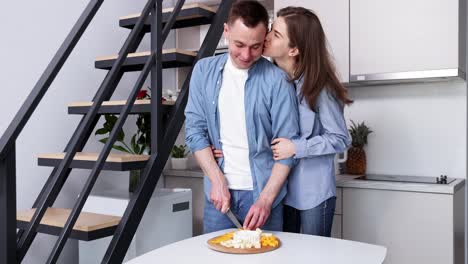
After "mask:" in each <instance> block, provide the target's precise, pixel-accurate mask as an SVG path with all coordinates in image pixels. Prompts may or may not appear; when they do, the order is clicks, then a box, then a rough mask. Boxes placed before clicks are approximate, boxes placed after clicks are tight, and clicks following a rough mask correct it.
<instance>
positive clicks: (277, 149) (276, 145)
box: [271, 138, 296, 160]
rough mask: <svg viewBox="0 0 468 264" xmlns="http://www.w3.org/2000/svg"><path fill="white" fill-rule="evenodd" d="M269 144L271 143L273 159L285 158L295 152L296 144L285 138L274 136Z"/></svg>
mask: <svg viewBox="0 0 468 264" xmlns="http://www.w3.org/2000/svg"><path fill="white" fill-rule="evenodd" d="M271 144H272V145H273V146H272V147H271V150H272V151H273V159H274V160H282V159H287V158H289V157H292V156H294V154H296V146H294V143H293V142H292V141H291V140H289V139H287V138H275V139H273V141H272V142H271Z"/></svg>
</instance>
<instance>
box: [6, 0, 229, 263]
mask: <svg viewBox="0 0 468 264" xmlns="http://www.w3.org/2000/svg"><path fill="white" fill-rule="evenodd" d="M162 1H163V0H149V1H148V3H147V4H146V5H145V7H144V9H143V12H142V14H141V15H140V17H139V18H138V20H137V22H136V25H135V26H134V27H133V29H132V31H131V32H130V34H129V36H128V38H127V40H126V41H125V43H124V45H123V47H122V49H121V50H120V52H119V55H118V57H117V59H116V60H115V62H114V63H113V66H112V68H111V69H110V71H109V72H108V73H107V75H106V77H105V78H104V81H103V82H102V84H101V86H100V87H99V89H98V91H97V93H96V95H95V96H94V99H93V105H92V106H91V107H90V109H89V110H88V112H87V113H86V115H85V116H84V117H83V118H82V119H81V121H80V123H79V125H78V127H77V128H76V130H75V132H74V134H73V135H72V137H71V139H70V141H69V142H68V144H67V146H66V148H65V157H64V158H63V160H62V161H61V162H60V164H59V165H58V166H56V167H55V168H54V170H53V171H52V173H51V174H50V176H49V178H48V180H47V182H46V184H45V185H44V187H43V188H42V191H41V192H40V194H39V196H38V198H37V199H36V201H35V202H34V205H33V208H36V210H35V213H34V215H33V217H32V219H31V220H30V222H29V224H28V226H27V228H26V229H25V230H20V231H19V232H18V233H17V234H16V170H15V142H16V139H17V137H18V135H19V134H20V132H21V130H22V129H23V128H24V126H25V124H26V123H27V121H28V120H29V118H30V116H31V115H32V113H33V112H34V110H35V109H36V107H37V105H38V104H39V102H40V101H41V99H42V97H43V96H44V94H45V93H46V91H47V89H48V87H49V86H50V84H51V83H52V81H53V80H54V78H55V77H56V75H57V73H58V72H59V71H60V69H61V67H62V66H63V64H64V62H65V61H66V59H67V58H68V56H69V54H70V53H71V51H72V50H73V48H74V46H75V45H76V43H77V42H78V40H79V39H80V38H81V35H82V34H83V32H84V30H85V29H86V28H87V26H88V25H89V23H90V22H91V20H92V18H93V17H94V15H95V14H96V12H97V11H98V9H99V7H100V5H101V4H102V2H103V0H92V1H91V2H90V3H89V5H88V7H87V8H86V9H85V11H84V12H83V14H82V15H81V17H80V18H79V20H78V22H77V23H76V25H75V26H74V27H73V29H72V31H71V32H70V34H69V36H68V37H67V38H66V40H65V41H64V43H63V44H62V46H61V48H60V49H59V51H58V52H57V54H56V55H55V57H54V58H53V60H52V62H51V63H50V65H49V66H48V68H47V69H46V71H45V72H44V74H43V76H42V77H41V79H40V80H39V81H38V83H37V84H36V86H35V87H34V89H33V91H32V92H31V94H30V95H29V97H28V98H27V100H26V102H25V103H24V104H23V106H22V107H21V109H20V111H19V112H18V114H17V115H16V116H15V118H14V120H13V122H12V123H11V124H10V126H9V127H8V129H7V131H6V132H5V134H4V135H3V136H2V138H1V139H0V263H16V262H21V261H22V260H23V258H24V257H25V255H26V253H27V251H28V249H29V248H30V246H31V244H32V242H33V240H34V238H35V236H36V234H37V231H36V229H37V227H38V225H39V223H40V221H41V219H42V217H43V216H44V214H45V212H46V210H47V208H48V207H50V206H51V205H52V204H53V203H54V202H55V200H56V199H57V196H58V194H59V193H60V190H61V189H62V187H63V185H64V183H65V181H66V180H67V178H68V176H69V174H70V172H71V169H70V164H71V162H72V160H73V157H74V156H75V154H76V153H77V152H78V151H81V150H82V149H83V147H84V145H85V144H86V142H87V140H88V139H89V137H90V135H91V133H92V131H93V129H94V127H95V125H96V123H97V121H98V120H99V115H98V110H99V108H100V107H101V105H102V103H103V101H105V100H109V99H110V97H111V96H112V94H113V92H114V91H115V88H116V86H117V84H118V83H119V81H120V79H121V78H122V75H123V72H124V71H123V69H122V65H123V64H124V62H125V60H126V58H127V55H128V54H129V53H131V52H135V51H136V49H137V47H138V46H139V44H140V42H141V40H142V39H143V36H144V35H145V32H144V30H143V27H144V22H145V21H146V20H147V18H148V17H149V16H150V13H151V14H152V16H151V55H150V56H149V57H148V59H147V61H146V63H145V66H144V68H143V70H142V71H141V73H140V75H139V77H138V79H137V82H136V83H135V85H134V87H133V89H132V91H131V93H130V95H129V97H128V99H127V101H126V104H125V106H123V108H122V110H121V112H120V114H119V118H118V119H117V121H116V124H115V126H114V128H113V129H112V132H111V133H110V136H109V138H108V140H107V142H106V143H105V145H104V148H103V149H102V151H101V152H100V153H99V157H98V160H97V161H96V163H95V164H94V166H93V168H92V170H91V173H90V176H89V177H88V179H87V181H86V183H85V185H84V187H83V189H82V191H81V193H80V195H79V196H78V198H77V201H76V202H75V205H74V207H73V209H72V211H71V213H70V215H69V217H68V219H67V222H66V224H65V226H64V228H63V229H62V230H61V233H60V236H59V238H58V239H57V242H56V244H55V246H54V248H53V250H52V253H51V254H50V256H49V258H48V260H47V263H56V262H57V260H58V258H59V256H60V253H61V251H62V249H63V247H64V245H65V243H66V241H67V239H68V237H69V235H70V233H71V231H72V227H73V226H74V225H75V223H76V221H77V219H78V217H79V215H80V213H81V210H82V209H83V206H84V204H85V202H86V199H87V198H88V196H89V194H90V192H91V190H92V188H93V186H94V184H95V182H96V180H97V177H98V176H99V174H100V172H101V170H102V168H103V167H104V164H105V161H106V159H107V157H108V155H109V154H110V151H111V149H112V145H113V144H114V143H115V141H116V139H117V135H118V132H119V131H120V130H121V129H122V127H123V125H124V123H125V121H126V119H127V117H128V115H129V114H130V111H131V109H132V107H133V105H134V103H135V100H136V96H137V93H138V91H139V90H140V88H141V87H142V86H143V84H144V81H145V80H146V78H147V76H148V74H149V73H150V72H151V86H152V87H153V88H156V89H153V96H152V100H151V116H152V117H151V131H152V132H151V138H152V140H151V149H152V153H151V156H150V160H149V161H148V163H147V165H146V167H145V169H144V171H143V175H142V179H141V181H140V182H139V184H138V186H137V190H136V192H135V193H134V194H133V196H132V198H131V201H130V203H129V205H128V207H127V209H126V211H125V214H124V216H123V217H122V220H121V222H120V224H119V226H118V228H117V229H116V232H115V234H114V238H113V239H112V241H111V244H110V245H109V247H108V250H107V252H106V255H105V257H104V259H103V263H121V262H122V260H123V258H124V256H125V254H126V252H127V250H128V246H129V245H130V242H131V240H132V239H133V235H134V233H135V232H136V229H137V227H138V225H139V223H140V221H141V218H142V216H143V213H144V211H145V210H146V207H147V205H148V202H149V199H150V197H151V195H152V193H153V191H154V189H155V187H156V184H157V182H158V180H159V175H160V174H161V172H162V169H163V167H164V164H165V163H166V161H167V159H168V157H169V153H170V150H171V148H172V146H173V144H174V143H175V140H176V137H177V134H178V132H179V131H180V129H181V127H182V124H183V122H184V109H185V106H186V103H187V98H188V84H189V79H190V76H191V72H190V73H189V75H188V76H187V78H186V80H185V82H184V84H183V87H182V91H181V93H180V95H179V97H178V99H177V101H176V103H175V105H174V108H173V109H172V111H171V117H170V122H169V124H168V127H167V128H166V129H165V130H163V128H162V124H161V119H162V113H161V109H162V105H161V99H162V46H163V43H164V41H165V40H166V38H167V36H168V35H169V32H170V30H171V28H172V27H173V25H174V23H175V21H176V18H177V15H178V13H179V12H180V10H181V8H182V6H183V4H184V2H185V0H179V1H178V2H177V4H176V6H175V8H174V9H173V11H172V14H171V16H170V18H169V20H168V21H167V23H165V26H164V29H162V24H163V23H162ZM232 2H233V0H224V1H222V3H221V5H220V7H219V9H218V12H217V13H216V15H215V17H214V19H213V22H212V24H211V26H210V29H209V31H208V33H207V36H206V38H205V40H204V42H203V44H202V46H201V48H200V50H199V52H198V55H197V57H196V59H195V62H196V61H198V60H199V59H201V58H203V57H207V56H211V55H213V53H214V51H215V49H216V46H217V43H218V41H219V39H220V36H221V34H222V30H223V23H224V22H225V20H226V18H227V14H228V11H229V9H230V6H231V5H232ZM195 62H194V63H195ZM163 131H165V132H163ZM155 175H156V176H155ZM130 217H131V219H132V221H129V219H130Z"/></svg>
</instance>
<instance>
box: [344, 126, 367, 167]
mask: <svg viewBox="0 0 468 264" xmlns="http://www.w3.org/2000/svg"><path fill="white" fill-rule="evenodd" d="M351 123H352V125H351V127H350V129H349V133H350V135H351V139H352V143H351V145H352V147H350V148H349V149H348V159H347V160H346V169H347V172H348V173H349V174H359V175H360V174H365V173H366V166H367V163H366V152H365V151H364V146H365V145H366V144H367V136H368V135H369V134H370V133H372V130H370V128H369V127H368V126H366V125H365V124H364V122H362V123H360V124H359V123H358V124H357V125H356V123H354V121H353V120H351Z"/></svg>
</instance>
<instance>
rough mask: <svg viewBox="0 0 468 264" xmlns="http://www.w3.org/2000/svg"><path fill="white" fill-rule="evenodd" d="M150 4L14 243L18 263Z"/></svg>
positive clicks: (149, 9) (132, 41) (116, 74)
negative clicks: (21, 234) (42, 197)
mask: <svg viewBox="0 0 468 264" xmlns="http://www.w3.org/2000/svg"><path fill="white" fill-rule="evenodd" d="M153 3H154V0H150V1H148V3H147V4H146V6H145V8H144V11H143V12H142V15H141V17H140V18H139V19H138V21H137V23H136V26H135V27H134V28H133V29H132V31H131V33H130V34H129V36H128V38H127V40H126V41H125V43H124V45H123V47H122V49H121V50H120V52H119V55H118V58H117V59H116V61H115V62H114V63H113V65H112V69H111V70H110V71H109V73H108V74H107V76H106V78H105V79H104V81H103V83H102V84H101V86H100V88H99V91H98V95H97V96H96V98H95V101H94V102H93V105H92V106H91V108H90V109H89V111H88V113H87V114H86V116H85V118H84V121H83V122H82V123H81V124H80V125H79V127H78V129H77V130H76V131H75V133H74V135H73V136H72V139H71V142H70V148H69V151H68V152H67V153H65V157H64V159H63V160H62V161H61V162H60V164H59V166H58V169H57V172H56V173H55V175H54V176H53V179H52V181H51V186H49V187H48V188H47V189H46V192H45V193H44V195H43V196H44V199H43V200H41V201H40V202H39V205H38V207H37V208H36V211H35V212H34V215H33V217H32V219H31V221H30V223H29V224H28V228H27V229H26V231H25V233H24V234H23V236H22V237H21V238H20V239H19V240H20V241H19V244H18V259H19V260H20V261H21V260H22V259H23V258H24V256H25V254H26V252H27V250H28V249H29V247H30V246H31V243H32V241H33V240H34V237H35V234H36V229H37V226H38V225H39V223H40V220H41V219H42V217H43V216H44V214H45V211H46V210H47V207H48V206H49V205H51V204H53V202H54V201H55V199H56V198H57V195H58V192H59V191H60V188H61V179H63V178H64V176H65V174H66V173H67V171H69V166H70V164H71V162H72V160H73V157H74V156H75V154H76V152H77V150H78V148H79V143H80V141H81V138H82V137H84V136H85V135H86V133H87V132H88V131H90V130H91V129H92V128H91V125H92V124H93V123H95V122H93V121H94V120H95V118H96V116H97V112H98V110H99V108H100V107H101V105H102V102H103V101H104V98H105V97H106V94H108V93H109V91H112V90H113V89H114V88H115V87H113V86H114V84H115V82H116V80H117V79H118V78H119V75H120V74H121V72H122V69H121V67H122V65H123V63H124V62H125V59H126V57H127V55H128V53H129V51H130V50H131V49H132V47H133V46H134V43H135V42H136V41H137V40H138V37H139V36H141V35H140V33H141V32H142V29H143V26H144V21H145V20H144V19H146V17H148V15H149V13H150V11H151V6H152V5H153ZM51 194H57V195H51Z"/></svg>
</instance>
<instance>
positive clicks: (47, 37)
mask: <svg viewBox="0 0 468 264" xmlns="http://www.w3.org/2000/svg"><path fill="white" fill-rule="evenodd" d="M88 2H89V1H88V0H75V1H62V0H46V1H2V2H0V9H1V10H2V15H1V16H0V27H1V28H0V29H1V30H0V31H1V32H2V35H1V36H2V37H1V39H2V41H0V50H2V52H1V53H0V59H1V62H2V64H1V65H0V70H1V71H0V72H1V74H0V83H1V84H2V87H1V89H2V93H1V96H0V112H1V114H0V135H1V134H3V132H4V131H5V130H6V128H7V126H8V124H9V123H10V122H11V120H12V119H13V116H14V115H15V114H16V112H17V111H18V109H19V107H20V105H21V104H22V103H23V101H24V100H25V98H26V97H27V95H28V94H29V92H30V91H31V89H32V88H33V86H34V84H35V83H36V82H37V80H38V79H39V77H40V75H41V74H42V72H43V71H44V69H45V68H46V66H47V64H48V63H49V62H50V60H51V58H52V56H53V55H54V54H55V52H56V51H57V49H58V47H59V46H60V44H61V43H62V42H63V40H64V39H65V37H66V35H67V34H68V32H69V31H70V29H71V28H72V26H73V25H74V23H75V22H76V20H77V19H78V17H79V15H80V14H81V13H82V12H83V10H84V8H85V7H86V5H87V4H88ZM164 2H165V6H171V5H172V1H164ZM145 3H146V1H145V0H132V1H127V0H113V1H104V4H103V5H102V7H101V9H100V11H99V12H98V13H97V15H96V17H95V18H94V20H93V21H92V23H91V25H90V27H89V28H88V30H87V31H86V32H85V34H84V35H83V37H82V39H81V41H80V42H79V43H78V45H77V46H76V48H75V50H74V52H73V53H72V54H71V56H70V58H69V60H68V61H67V62H66V64H65V65H64V67H63V69H62V71H61V72H60V73H59V75H58V76H57V78H56V80H55V81H54V83H53V84H52V86H51V87H50V89H49V92H48V93H47V94H46V96H45V97H44V99H43V101H42V102H41V104H40V105H39V107H38V108H37V110H36V113H35V114H34V115H33V116H32V118H31V120H30V122H29V123H28V124H27V125H26V127H25V129H24V130H23V133H22V134H21V135H20V137H19V138H18V141H17V199H18V209H28V208H31V206H32V204H33V202H34V200H35V199H36V197H37V195H38V194H39V192H40V189H41V187H42V186H43V184H44V183H45V181H46V179H47V177H48V176H49V174H50V172H51V171H52V168H48V167H39V166H37V158H36V154H37V153H44V152H61V151H62V150H63V149H64V147H65V145H66V143H67V142H68V140H69V138H70V137H71V135H72V132H73V131H74V129H75V128H76V126H77V125H78V122H79V120H80V117H78V116H70V115H68V114H67V104H68V103H70V102H73V101H88V100H91V99H92V97H93V95H94V93H95V91H96V90H97V88H98V87H99V84H100V83H101V82H102V80H103V79H104V76H105V74H106V71H102V70H96V69H94V59H95V57H97V56H102V55H111V54H115V53H117V52H118V50H119V49H120V47H121V46H122V44H123V42H124V40H125V38H126V37H127V35H128V33H129V32H130V31H129V30H127V29H123V28H119V27H118V17H120V16H124V15H128V14H132V13H138V12H141V10H142V8H143V6H144V4H145ZM166 44H168V45H169V46H171V45H174V37H173V35H170V37H169V38H168V41H167V43H166ZM168 45H166V46H168ZM148 47H149V43H148V40H147V39H146V40H145V41H144V43H143V44H142V45H141V47H140V49H139V50H145V49H147V48H148ZM164 77H165V79H164V80H163V81H164V86H165V87H174V85H175V83H174V82H175V75H174V71H173V70H168V71H166V72H165V73H164ZM135 79H136V74H135V73H132V74H126V75H125V76H124V78H123V80H122V82H121V84H120V85H119V87H118V89H117V92H116V93H115V94H114V96H113V98H114V99H125V98H126V96H127V95H128V91H129V89H131V88H132V85H133V84H134V81H135ZM129 123H132V122H129ZM133 123H134V122H133ZM131 127H134V125H131V126H129V127H128V128H129V129H131ZM128 134H130V132H129V133H128ZM96 142H97V141H96V140H95V138H94V137H92V140H90V142H89V144H88V145H87V147H86V148H85V150H99V149H100V148H101V147H102V145H101V144H100V143H96ZM89 172H90V171H89V170H74V171H73V172H72V173H71V175H70V177H69V180H68V182H67V184H66V185H65V187H64V189H63V191H62V192H61V195H60V196H59V198H58V200H57V202H56V203H55V206H56V207H68V208H70V207H71V206H72V205H73V202H74V201H75V197H76V196H77V194H78V193H79V191H80V190H81V187H82V185H83V184H84V181H85V178H86V177H87V176H88V175H89ZM127 177H128V172H126V173H117V172H105V173H103V174H102V175H101V177H100V179H99V180H98V183H97V186H96V188H95V190H96V189H97V191H99V189H104V188H122V189H124V188H126V185H127V184H128V178H127ZM55 240H56V237H52V236H48V235H39V236H38V237H37V238H36V240H35V242H34V243H33V245H32V248H31V250H30V251H29V253H28V255H27V256H26V258H25V261H24V262H23V263H44V262H45V260H46V258H47V256H48V255H49V253H50V250H51V249H52V246H53V243H54V242H55ZM77 260H78V254H77V243H76V241H73V240H70V241H69V242H68V243H67V246H66V248H65V249H64V251H63V253H62V257H61V259H60V261H59V263H67V264H72V263H77Z"/></svg>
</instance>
